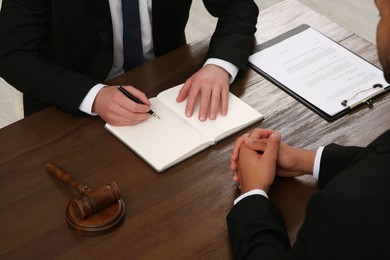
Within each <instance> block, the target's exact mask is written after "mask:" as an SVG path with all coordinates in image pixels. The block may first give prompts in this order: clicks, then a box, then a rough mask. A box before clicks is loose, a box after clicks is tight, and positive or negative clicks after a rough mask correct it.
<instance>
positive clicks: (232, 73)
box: [203, 58, 238, 84]
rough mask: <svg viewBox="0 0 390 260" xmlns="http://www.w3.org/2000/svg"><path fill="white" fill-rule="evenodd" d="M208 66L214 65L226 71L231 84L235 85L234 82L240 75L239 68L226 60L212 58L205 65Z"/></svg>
mask: <svg viewBox="0 0 390 260" xmlns="http://www.w3.org/2000/svg"><path fill="white" fill-rule="evenodd" d="M207 64H214V65H217V66H220V67H222V68H223V69H225V70H226V71H227V72H228V73H229V74H230V81H229V84H231V83H233V81H234V80H235V79H236V76H237V73H238V67H236V66H235V65H233V64H232V63H230V62H228V61H225V60H221V59H217V58H210V59H207V61H206V62H205V64H204V65H207ZM204 65H203V66H204Z"/></svg>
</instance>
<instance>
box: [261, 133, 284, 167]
mask: <svg viewBox="0 0 390 260" xmlns="http://www.w3.org/2000/svg"><path fill="white" fill-rule="evenodd" d="M280 139H281V135H280V133H279V132H273V133H272V135H271V136H270V137H269V138H268V140H267V148H266V149H265V151H264V154H263V160H265V161H267V162H275V163H276V160H277V158H278V150H279V144H280Z"/></svg>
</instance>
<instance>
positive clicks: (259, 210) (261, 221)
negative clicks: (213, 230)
mask: <svg viewBox="0 0 390 260" xmlns="http://www.w3.org/2000/svg"><path fill="white" fill-rule="evenodd" d="M227 224H228V231H229V236H230V240H231V244H232V248H233V253H234V259H277V258H278V257H279V256H280V255H282V254H283V253H284V252H286V251H287V250H288V248H289V247H290V241H289V238H288V236H287V232H286V228H285V225H284V221H283V218H282V215H281V213H280V211H279V210H278V209H277V208H276V207H275V206H274V205H273V204H272V203H271V202H270V201H269V200H268V199H267V198H265V197H263V196H261V195H252V196H249V197H246V198H244V199H243V200H241V201H240V202H239V203H237V204H236V205H235V206H234V207H233V209H232V210H231V211H230V213H229V215H228V216H227Z"/></svg>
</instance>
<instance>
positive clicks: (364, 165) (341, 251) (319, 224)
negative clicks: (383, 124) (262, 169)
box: [227, 131, 390, 260]
mask: <svg viewBox="0 0 390 260" xmlns="http://www.w3.org/2000/svg"><path fill="white" fill-rule="evenodd" d="M318 184H319V188H320V189H321V190H320V191H319V192H318V193H317V194H316V195H314V196H313V197H312V198H311V199H310V201H309V203H308V208H307V213H306V218H305V220H304V223H303V225H302V227H301V229H300V231H299V234H298V237H297V240H296V242H295V243H294V245H293V246H292V247H291V248H290V242H289V239H288V236H287V233H286V229H285V226H284V222H283V218H282V216H281V213H280V211H279V210H278V209H277V208H276V207H275V206H274V204H273V203H272V202H271V201H270V200H268V199H266V198H265V197H263V196H257V195H254V196H249V197H247V198H245V199H243V200H242V201H240V202H239V203H238V204H236V205H235V206H234V207H233V209H232V210H231V212H230V213H229V215H228V217H227V223H228V229H229V234H230V238H231V243H232V247H233V251H234V256H235V259H272V260H274V259H305V260H306V259H390V251H389V246H390V131H387V132H386V133H384V134H383V135H381V136H380V137H379V138H378V139H376V140H375V141H374V142H373V143H371V144H370V145H369V146H367V147H366V148H361V147H342V146H339V145H335V144H332V145H329V146H326V147H325V149H324V152H323V156H322V159H321V166H320V175H319V182H318Z"/></svg>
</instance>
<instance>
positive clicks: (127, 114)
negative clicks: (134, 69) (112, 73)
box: [92, 86, 150, 126]
mask: <svg viewBox="0 0 390 260" xmlns="http://www.w3.org/2000/svg"><path fill="white" fill-rule="evenodd" d="M123 87H124V88H125V89H126V90H127V91H129V92H130V93H131V94H132V95H134V96H135V97H137V98H138V99H139V100H140V101H141V102H142V103H143V104H137V103H135V102H134V101H132V100H130V99H129V98H127V97H126V96H125V95H124V94H123V93H121V92H120V91H119V90H118V88H117V86H106V87H104V88H102V89H101V90H100V91H99V93H98V94H97V96H96V98H95V101H94V103H93V106H92V111H93V112H95V113H97V114H98V115H99V116H100V117H101V118H102V119H103V120H104V121H105V122H106V123H108V124H110V125H114V126H126V125H135V124H138V123H140V122H142V121H144V120H145V119H147V118H148V117H149V116H150V115H149V114H148V111H149V110H150V102H149V100H148V98H147V97H146V95H145V94H144V93H143V92H141V91H140V90H138V89H136V88H134V87H132V86H123Z"/></svg>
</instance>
